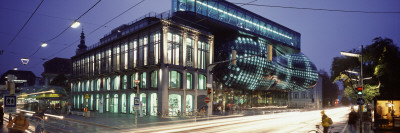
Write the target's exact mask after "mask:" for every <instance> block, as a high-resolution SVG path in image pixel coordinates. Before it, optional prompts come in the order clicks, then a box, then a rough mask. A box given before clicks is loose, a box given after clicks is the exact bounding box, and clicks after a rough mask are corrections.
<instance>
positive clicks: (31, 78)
mask: <svg viewBox="0 0 400 133" xmlns="http://www.w3.org/2000/svg"><path fill="white" fill-rule="evenodd" d="M9 74H11V75H14V76H16V77H17V79H18V80H26V81H27V82H25V83H15V88H18V87H22V86H32V85H34V84H35V81H36V75H35V74H33V72H32V71H22V70H8V71H7V72H5V73H3V74H2V75H1V78H0V85H5V84H6V82H5V81H7V78H6V77H7V75H9Z"/></svg>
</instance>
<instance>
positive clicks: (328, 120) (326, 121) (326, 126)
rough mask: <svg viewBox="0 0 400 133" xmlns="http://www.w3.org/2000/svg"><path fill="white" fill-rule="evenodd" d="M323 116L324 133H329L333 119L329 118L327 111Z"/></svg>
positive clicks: (323, 112) (322, 113) (322, 112)
mask: <svg viewBox="0 0 400 133" xmlns="http://www.w3.org/2000/svg"><path fill="white" fill-rule="evenodd" d="M321 116H322V122H321V123H322V127H324V133H328V130H329V126H330V125H331V124H332V120H331V118H329V117H328V116H327V115H326V114H325V111H324V110H322V111H321Z"/></svg>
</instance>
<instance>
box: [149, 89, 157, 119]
mask: <svg viewBox="0 0 400 133" xmlns="http://www.w3.org/2000/svg"><path fill="white" fill-rule="evenodd" d="M157 104H158V100H157V93H152V94H151V95H150V115H152V116H157Z"/></svg>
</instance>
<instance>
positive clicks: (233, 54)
mask: <svg viewBox="0 0 400 133" xmlns="http://www.w3.org/2000/svg"><path fill="white" fill-rule="evenodd" d="M232 65H233V66H236V50H232Z"/></svg>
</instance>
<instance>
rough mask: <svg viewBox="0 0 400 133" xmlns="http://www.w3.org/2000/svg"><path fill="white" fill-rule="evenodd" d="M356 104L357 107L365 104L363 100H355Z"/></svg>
mask: <svg viewBox="0 0 400 133" xmlns="http://www.w3.org/2000/svg"><path fill="white" fill-rule="evenodd" d="M357 104H358V105H364V104H365V99H364V98H361V97H360V98H357Z"/></svg>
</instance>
